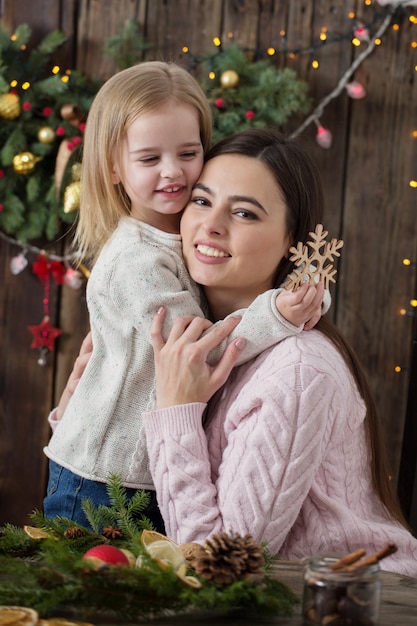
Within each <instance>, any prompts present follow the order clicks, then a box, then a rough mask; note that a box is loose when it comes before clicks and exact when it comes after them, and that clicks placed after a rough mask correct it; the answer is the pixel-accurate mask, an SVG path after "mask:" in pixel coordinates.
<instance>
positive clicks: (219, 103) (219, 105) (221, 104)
mask: <svg viewBox="0 0 417 626" xmlns="http://www.w3.org/2000/svg"><path fill="white" fill-rule="evenodd" d="M214 104H215V106H216V107H217V108H218V109H222V108H223V107H224V100H223V98H217V99H216V100H215V101H214Z"/></svg>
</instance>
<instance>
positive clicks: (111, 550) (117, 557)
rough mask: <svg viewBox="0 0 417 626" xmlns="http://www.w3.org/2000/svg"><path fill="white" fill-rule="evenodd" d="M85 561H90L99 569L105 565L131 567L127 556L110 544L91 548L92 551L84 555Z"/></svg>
mask: <svg viewBox="0 0 417 626" xmlns="http://www.w3.org/2000/svg"><path fill="white" fill-rule="evenodd" d="M83 560H85V561H90V562H91V563H92V564H93V565H97V566H98V567H100V566H101V565H102V564H104V563H106V564H107V565H127V566H129V565H130V564H129V559H128V558H127V556H126V554H125V553H124V552H123V551H122V550H120V548H116V546H111V545H109V544H100V545H99V546H94V548H90V550H87V552H86V553H85V554H84V555H83Z"/></svg>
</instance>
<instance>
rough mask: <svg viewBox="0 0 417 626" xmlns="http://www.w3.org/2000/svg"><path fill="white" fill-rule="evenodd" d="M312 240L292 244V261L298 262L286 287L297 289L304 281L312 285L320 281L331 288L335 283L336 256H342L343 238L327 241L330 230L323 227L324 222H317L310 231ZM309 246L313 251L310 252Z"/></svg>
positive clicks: (325, 286)
mask: <svg viewBox="0 0 417 626" xmlns="http://www.w3.org/2000/svg"><path fill="white" fill-rule="evenodd" d="M309 235H310V237H311V241H307V245H305V244H304V243H303V242H302V241H299V242H298V243H297V247H294V246H291V248H290V253H292V255H291V256H290V261H293V262H294V263H295V264H296V268H295V269H294V271H293V272H291V274H289V276H288V282H287V283H286V285H285V289H288V290H289V289H292V290H293V291H295V290H296V289H298V287H301V285H302V284H303V283H309V284H311V285H314V284H317V283H318V282H319V281H323V282H324V288H325V289H328V288H329V283H330V282H332V283H335V282H336V281H335V278H334V277H335V275H336V273H337V270H335V269H334V268H333V261H334V257H336V256H340V252H338V250H340V248H341V247H342V246H343V241H342V240H341V239H335V238H333V239H331V240H330V241H326V237H327V235H328V231H327V230H324V229H323V224H317V226H316V229H315V231H314V232H310V233H309ZM308 248H311V250H312V252H311V253H310V254H309V250H308Z"/></svg>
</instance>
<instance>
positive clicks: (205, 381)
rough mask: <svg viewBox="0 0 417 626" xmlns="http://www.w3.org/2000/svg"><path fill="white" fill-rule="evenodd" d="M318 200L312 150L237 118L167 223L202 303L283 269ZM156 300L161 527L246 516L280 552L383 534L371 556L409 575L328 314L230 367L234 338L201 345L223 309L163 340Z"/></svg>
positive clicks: (411, 565)
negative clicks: (178, 214) (212, 358)
mask: <svg viewBox="0 0 417 626" xmlns="http://www.w3.org/2000/svg"><path fill="white" fill-rule="evenodd" d="M322 204H323V203H322V192H321V187H320V183H319V178H318V175H317V173H316V171H315V169H314V167H313V165H312V163H311V162H310V160H309V159H308V158H307V157H306V155H305V154H304V153H303V152H302V151H301V150H300V149H299V148H298V147H297V146H296V145H295V144H293V143H291V142H289V141H286V140H285V139H284V138H282V136H281V135H280V134H279V133H277V132H275V131H271V130H266V129H257V130H252V131H246V132H243V133H240V134H238V135H236V136H235V137H232V138H228V139H226V140H224V141H223V142H221V143H220V144H218V145H217V146H215V147H214V148H213V149H212V150H211V151H210V152H209V154H208V156H207V159H206V164H205V167H204V169H203V172H202V174H201V176H200V178H199V181H198V182H197V183H196V185H195V186H194V190H193V193H192V198H191V201H190V203H189V205H188V206H187V208H186V210H185V212H184V215H183V217H182V221H181V234H182V239H183V253H184V257H185V260H186V264H187V267H188V270H189V272H190V274H191V276H192V277H193V279H194V280H195V281H196V282H198V283H200V284H201V285H203V286H204V290H205V294H206V296H207V299H208V302H209V304H210V307H211V312H212V315H213V319H215V320H217V319H221V318H223V317H225V316H226V315H227V314H229V313H230V312H232V311H234V310H237V309H240V308H244V307H247V306H248V305H249V304H250V303H251V302H252V301H253V299H254V298H255V297H256V296H257V295H258V294H259V293H261V292H262V291H264V290H265V289H270V288H272V287H273V286H274V285H279V284H281V283H282V281H283V280H284V279H285V276H286V275H287V274H288V273H289V272H291V270H292V264H291V263H290V262H289V260H288V256H287V251H288V248H289V246H291V245H294V244H296V243H297V242H298V241H307V240H308V233H309V232H310V231H312V230H314V227H315V225H316V224H317V223H318V222H320V221H321V214H322ZM164 315H165V311H164V309H161V310H160V311H159V312H158V314H157V315H156V318H155V321H154V326H153V332H152V337H153V346H154V352H155V365H156V391H157V408H156V409H155V410H154V411H151V412H148V413H147V414H145V429H146V436H147V446H148V452H149V458H150V467H151V472H152V476H153V480H154V483H155V486H156V490H157V497H158V502H159V506H160V508H161V511H162V515H163V518H164V521H165V525H166V529H167V534H168V535H169V536H170V537H172V538H173V539H174V540H175V541H177V542H179V543H185V542H188V541H200V542H204V541H205V540H206V538H207V537H208V536H209V535H211V534H213V533H218V532H220V531H230V530H234V531H236V532H239V533H242V534H243V533H247V532H250V533H251V534H252V535H253V536H254V538H255V540H256V541H267V542H268V546H269V549H270V551H271V552H276V553H278V552H279V553H280V554H281V555H282V556H283V557H284V558H288V559H298V558H302V557H304V556H307V555H311V554H314V553H321V552H338V553H346V552H351V551H353V550H355V549H357V548H360V547H364V548H365V549H366V551H367V552H372V551H375V550H378V549H380V548H381V547H383V546H384V545H385V544H386V543H395V544H396V545H397V548H398V550H397V552H396V553H395V554H393V555H392V556H390V557H388V558H387V559H385V560H384V561H383V562H382V566H383V568H384V569H387V570H391V571H395V572H398V573H402V574H408V575H411V576H416V577H417V540H416V539H414V538H413V537H412V535H411V534H410V532H409V531H408V530H407V528H406V523H405V521H404V518H403V515H402V513H401V510H400V507H399V505H398V502H397V499H396V496H395V494H394V493H393V490H392V488H391V484H390V481H389V472H388V469H387V463H386V460H385V454H384V452H383V444H382V438H381V435H380V431H379V424H378V419H377V415H376V411H375V405H374V402H373V400H372V398H371V394H370V392H369V388H368V385H367V383H366V380H365V378H364V376H363V373H362V370H361V368H360V366H359V364H358V362H357V360H356V358H355V356H354V355H353V354H352V351H351V350H350V348H349V347H348V346H347V344H346V343H345V341H344V340H343V338H342V337H341V335H340V333H339V332H338V331H337V329H336V328H335V327H334V326H333V325H332V324H330V322H328V321H327V320H325V319H324V318H322V320H321V321H320V322H319V323H318V324H317V326H316V328H315V329H314V330H311V331H309V332H304V333H301V334H300V335H298V336H295V337H290V338H288V339H285V340H284V341H282V342H281V343H279V344H277V345H276V346H274V347H272V348H270V349H268V350H266V351H265V352H263V353H262V354H261V355H259V356H258V357H256V358H255V359H253V360H252V361H250V362H249V363H246V364H244V365H241V366H239V367H236V368H235V369H234V370H233V371H231V370H232V367H233V364H234V362H235V361H236V359H237V356H238V355H239V353H240V350H241V349H242V344H243V341H239V340H235V341H234V342H232V343H231V344H230V345H229V347H228V349H227V350H226V352H225V354H224V356H223V358H222V360H221V361H220V363H219V364H218V365H217V366H216V367H211V366H210V365H208V364H207V362H206V357H207V355H208V353H209V352H210V351H211V350H212V349H213V348H214V347H215V345H217V343H218V342H220V341H221V340H222V339H223V338H224V335H226V334H227V333H228V332H230V330H231V326H232V325H233V321H231V320H228V322H227V323H225V324H224V325H223V326H222V327H221V328H220V329H219V328H218V329H217V330H216V333H208V334H206V335H205V336H204V337H201V333H202V331H203V330H204V329H205V328H206V327H207V324H208V322H206V321H205V320H202V319H199V318H194V319H190V318H180V319H178V320H177V321H176V322H175V323H174V325H173V328H172V330H171V333H170V335H169V337H168V339H167V341H166V342H165V341H164V340H163V338H162V334H161V329H162V325H163V319H164ZM235 323H236V322H235ZM230 372H231V374H230V376H228V375H229V373H230ZM223 383H225V384H224V386H223V387H222V385H223ZM215 392H217V393H215ZM213 394H215V395H214V397H213V398H212V396H213ZM210 398H212V399H211V400H210ZM209 400H210V403H209V404H207V403H208V401H209Z"/></svg>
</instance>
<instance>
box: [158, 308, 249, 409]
mask: <svg viewBox="0 0 417 626" xmlns="http://www.w3.org/2000/svg"><path fill="white" fill-rule="evenodd" d="M165 313H166V311H165V309H164V308H163V307H161V308H160V309H159V311H158V312H157V314H156V315H155V317H154V319H153V323H152V328H151V337H152V346H153V349H154V355H155V377H156V404H157V408H158V409H162V408H166V407H169V406H173V405H177V404H188V403H191V402H208V401H209V399H210V398H211V396H212V395H213V394H214V393H215V392H216V391H217V390H218V389H219V388H220V387H221V386H222V385H223V384H224V383H225V382H226V380H227V378H228V376H229V374H230V372H231V371H232V369H233V367H234V364H235V363H236V360H237V358H238V357H239V355H240V353H241V351H242V350H243V348H244V346H245V340H244V339H241V338H238V339H235V340H234V341H233V342H231V343H230V344H229V345H228V346H227V348H226V350H225V352H224V354H223V356H222V358H221V359H220V361H219V362H218V363H217V365H215V366H210V365H208V363H207V362H206V359H207V356H208V354H209V353H210V352H211V350H213V348H215V347H216V346H217V345H219V344H220V343H221V342H222V341H223V340H224V339H225V338H226V337H228V336H229V334H230V333H231V332H232V330H233V329H234V328H235V327H236V326H237V325H238V323H239V321H240V317H230V318H228V319H227V320H225V321H224V322H223V323H222V324H220V325H218V326H216V328H214V329H213V330H212V331H210V332H208V333H206V334H205V335H204V336H202V333H203V332H204V331H205V330H207V329H209V328H210V326H212V324H211V322H209V321H208V320H206V319H204V318H201V317H191V316H189V317H179V318H178V319H176V320H175V321H174V324H173V326H172V329H171V332H170V334H169V337H168V339H167V341H166V342H165V341H164V339H163V337H162V332H161V331H162V325H163V321H164V319H165Z"/></svg>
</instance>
